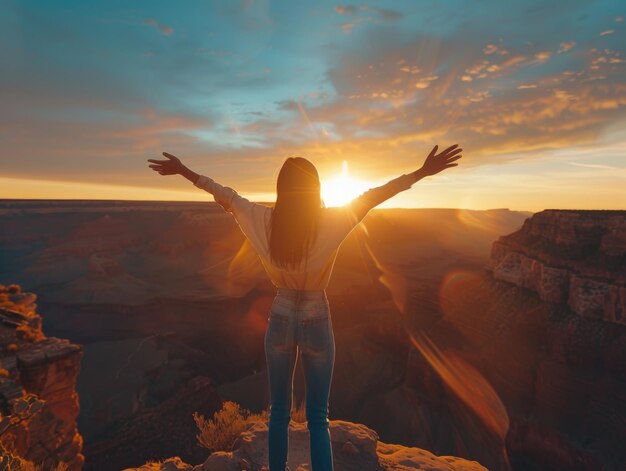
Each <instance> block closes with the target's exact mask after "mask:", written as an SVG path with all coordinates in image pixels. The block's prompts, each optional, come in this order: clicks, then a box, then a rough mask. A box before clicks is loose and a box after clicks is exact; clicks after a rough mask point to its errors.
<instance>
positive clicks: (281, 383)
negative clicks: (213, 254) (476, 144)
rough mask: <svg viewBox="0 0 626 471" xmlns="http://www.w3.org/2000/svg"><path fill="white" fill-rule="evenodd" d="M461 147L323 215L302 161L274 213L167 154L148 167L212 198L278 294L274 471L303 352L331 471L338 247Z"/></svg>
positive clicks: (282, 460) (311, 410) (273, 336)
mask: <svg viewBox="0 0 626 471" xmlns="http://www.w3.org/2000/svg"><path fill="white" fill-rule="evenodd" d="M461 151H462V149H461V148H459V147H458V145H457V144H455V145H453V146H451V147H449V148H447V149H446V150H445V151H443V152H441V153H440V154H436V152H437V146H435V147H434V148H433V150H432V151H431V152H430V154H429V155H428V157H427V158H426V160H425V162H424V164H423V166H422V167H421V168H420V169H418V170H416V171H414V172H412V173H408V174H403V175H401V176H399V177H397V178H395V179H393V180H391V181H389V182H388V183H386V184H385V185H382V186H380V187H377V188H372V189H369V190H368V191H366V192H364V193H362V194H361V195H360V196H358V197H357V198H355V199H354V200H352V201H351V202H350V203H349V204H347V205H345V206H341V207H331V208H326V207H324V204H323V201H322V199H321V197H320V179H319V175H318V173H317V170H316V168H315V167H314V166H313V164H312V163H311V162H310V161H308V160H307V159H304V158H302V157H289V158H287V159H286V160H285V161H284V163H283V165H282V167H281V169H280V173H279V174H278V181H277V198H276V204H275V205H274V207H273V208H271V207H269V206H266V205H262V204H258V203H254V202H251V201H249V200H248V199H246V198H243V197H242V196H240V195H239V194H238V193H237V192H236V191H235V190H233V189H232V188H230V187H224V186H222V185H220V184H219V183H217V182H215V181H214V180H212V179H211V178H209V177H207V176H204V175H198V174H196V173H194V172H193V171H191V170H190V169H188V168H187V167H185V166H184V165H183V164H182V163H181V161H180V160H179V159H178V158H177V157H175V156H173V155H171V154H168V153H167V152H163V155H164V156H165V157H167V159H168V160H153V159H148V162H153V165H150V168H152V169H154V170H155V171H157V172H158V173H159V174H161V175H176V174H178V175H182V176H183V177H185V178H187V179H188V180H190V181H191V182H192V183H193V184H194V185H195V186H197V187H199V188H202V189H204V190H206V191H207V192H209V193H211V194H212V195H213V197H214V198H215V201H216V202H217V203H219V204H220V205H221V206H222V207H223V208H224V209H225V210H226V211H228V212H230V213H231V214H232V215H233V217H234V218H235V221H236V222H237V224H238V225H239V227H240V228H241V230H242V232H243V233H244V235H245V236H246V237H247V238H248V240H249V241H250V243H251V245H252V246H253V247H254V249H255V250H256V252H257V253H258V255H259V258H260V259H261V262H262V264H263V266H264V267H265V270H266V271H267V273H268V275H269V277H270V279H271V281H272V283H273V284H274V285H275V286H276V288H277V292H276V296H275V297H274V300H273V303H272V307H271V309H270V313H269V318H268V321H269V322H268V327H267V330H266V332H265V354H266V360H267V370H268V376H269V389H270V414H269V425H268V426H269V431H268V447H269V468H270V471H279V470H280V471H284V470H285V467H286V464H287V451H288V440H289V438H288V430H289V428H288V427H289V421H290V419H291V404H292V384H293V373H294V370H295V365H296V360H297V356H298V352H299V353H300V358H301V361H302V366H303V371H304V376H305V382H306V417H307V427H308V430H309V432H310V448H311V466H312V470H313V471H326V470H331V471H332V469H333V456H332V449H331V443H330V433H329V429H328V423H329V422H328V396H329V393H330V384H331V379H332V374H333V366H334V361H335V341H334V336H333V330H332V321H331V316H330V309H329V304H328V298H327V297H326V287H327V286H328V282H329V279H330V275H331V272H332V268H333V265H334V263H335V258H336V256H337V252H338V250H339V246H340V245H341V243H342V241H343V240H344V239H345V238H346V236H347V235H348V234H349V233H350V232H351V231H352V229H353V228H354V227H356V226H357V225H358V223H359V222H360V221H361V220H362V219H363V218H364V217H365V215H366V214H367V213H368V211H369V210H370V209H372V208H374V207H375V206H377V205H379V204H380V203H382V202H383V201H385V200H387V199H389V198H391V197H392V196H394V195H395V194H397V193H398V192H400V191H403V190H407V189H409V188H411V185H413V184H414V183H416V182H417V181H419V180H421V179H422V178H424V177H426V176H429V175H435V174H436V173H439V172H441V171H442V170H444V169H446V168H448V167H454V166H456V165H458V164H456V163H452V162H454V161H455V160H458V159H460V158H461V154H460V153H461Z"/></svg>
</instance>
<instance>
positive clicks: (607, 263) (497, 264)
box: [489, 210, 626, 324]
mask: <svg viewBox="0 0 626 471" xmlns="http://www.w3.org/2000/svg"><path fill="white" fill-rule="evenodd" d="M625 253H626V216H625V215H624V211H573V210H572V211H566V210H545V211H542V212H540V213H538V214H535V215H534V216H533V217H531V218H528V219H527V220H526V221H525V222H524V225H523V227H522V228H521V229H520V230H519V231H517V232H514V233H512V234H509V235H506V236H502V237H500V238H499V239H498V240H497V241H496V242H494V244H493V246H492V251H491V259H490V265H489V266H490V268H491V269H492V270H493V276H494V278H496V279H499V280H504V281H508V282H510V283H513V284H515V285H517V286H520V287H523V288H528V289H531V290H533V291H535V292H536V293H537V294H538V295H539V297H540V298H541V299H542V300H544V301H548V302H554V303H566V304H567V305H568V307H569V308H570V309H571V310H572V311H573V312H575V313H576V314H579V315H581V316H584V317H590V318H594V319H602V320H605V321H608V322H617V323H620V324H626V270H625V269H624V263H623V260H624V254H625Z"/></svg>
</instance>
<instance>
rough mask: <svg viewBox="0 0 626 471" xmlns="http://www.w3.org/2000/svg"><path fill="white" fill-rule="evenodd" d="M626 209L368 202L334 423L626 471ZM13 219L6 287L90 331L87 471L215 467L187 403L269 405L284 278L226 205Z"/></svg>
mask: <svg viewBox="0 0 626 471" xmlns="http://www.w3.org/2000/svg"><path fill="white" fill-rule="evenodd" d="M625 213H626V212H624V211H574V210H571V211H568V210H546V211H542V212H539V213H536V214H532V213H524V212H514V211H508V210H506V209H499V210H490V211H470V210H452V209H450V210H447V209H419V210H405V209H384V210H383V209H381V210H379V209H376V210H373V211H372V212H370V214H369V215H368V216H367V217H366V219H365V220H364V223H363V226H364V227H363V230H361V229H357V230H356V231H355V232H354V233H353V234H351V236H350V237H349V238H348V239H346V240H345V241H344V243H343V244H342V248H341V250H340V254H339V256H338V259H337V262H336V265H335V270H334V274H333V278H332V280H331V285H330V286H329V289H328V290H327V293H328V296H329V301H330V304H331V312H332V316H333V325H334V328H335V342H336V364H335V373H334V376H333V386H332V390H331V399H330V416H331V419H333V420H345V421H350V422H354V423H358V424H363V425H364V426H367V427H370V428H371V429H373V430H376V432H377V433H378V434H379V435H380V439H381V441H383V442H386V443H396V444H401V445H403V446H407V447H418V448H420V449H426V450H429V451H430V452H432V453H434V454H435V455H453V456H459V457H463V458H465V459H468V460H475V461H477V462H479V463H481V464H482V465H483V466H485V467H487V468H488V469H493V470H498V469H510V468H511V467H512V468H513V469H525V470H535V469H536V470H539V469H547V470H552V469H554V470H560V469H589V470H591V469H594V470H598V469H599V470H602V469H619V466H620V463H621V462H622V461H623V459H624V456H623V455H624V452H623V451H622V449H621V447H620V445H619V443H621V442H623V439H624V438H626V437H624V430H623V426H621V425H620V424H623V422H624V418H625V413H624V409H623V407H622V404H624V403H626V401H624V399H625V397H626V393H625V389H626V388H625V377H626V375H625V370H624V367H623V365H624V364H626V362H625V361H624V360H626V358H625V355H626V337H625V335H626V333H625V330H624V329H625V327H624V322H623V318H624V314H623V312H624V299H625V296H624V289H625V288H624V286H625V283H624V270H625V268H624V240H625V237H626V231H625V230H624V227H625V226H624V221H625ZM0 221H2V224H3V227H4V228H9V230H4V231H3V232H2V233H0V250H2V252H0V253H1V254H2V259H3V264H2V265H0V281H2V280H7V282H9V281H10V282H19V283H20V284H22V285H23V286H25V287H27V288H28V291H32V292H35V293H37V294H38V295H39V305H40V306H41V308H40V311H41V312H42V313H44V314H43V319H44V323H45V330H46V333H47V334H48V335H55V336H57V337H60V338H67V339H69V340H70V341H71V342H72V343H75V344H79V345H81V348H82V351H83V355H84V356H83V360H82V365H83V367H82V368H81V373H80V375H79V376H78V378H77V385H76V388H77V391H78V394H79V397H80V402H81V411H80V415H79V416H78V419H77V423H78V430H80V432H81V434H82V435H83V437H84V440H85V446H84V453H85V457H86V461H85V469H106V466H105V463H111V462H113V463H115V464H116V466H119V467H120V468H121V467H124V466H129V467H130V466H139V465H141V464H142V463H145V462H146V461H147V460H149V459H157V458H158V459H162V458H167V457H170V456H180V457H181V458H182V459H183V460H184V461H185V462H187V463H200V462H202V461H203V460H205V459H206V453H205V454H204V455H202V453H203V452H206V450H202V449H201V448H200V447H198V446H197V445H195V443H194V440H195V435H194V426H193V421H192V420H191V417H190V414H191V412H190V411H191V409H193V408H197V409H198V410H199V411H202V412H203V413H204V414H205V415H207V416H208V415H210V414H211V413H212V412H214V411H215V410H217V408H219V405H220V402H221V401H223V400H233V401H236V402H238V403H240V404H241V405H242V406H243V407H246V408H248V409H250V410H253V411H259V410H262V409H263V408H265V407H266V405H267V401H268V397H267V384H266V371H265V369H264V368H265V365H264V361H265V360H264V354H263V333H264V329H265V325H266V322H267V315H268V312H269V307H270V305H271V302H272V299H273V296H274V287H273V286H272V285H271V283H269V281H268V280H267V279H266V278H265V274H264V272H263V269H262V266H261V265H260V261H259V260H258V257H257V256H256V254H254V253H253V252H252V250H251V248H250V246H249V245H248V244H247V242H246V241H245V239H244V238H243V235H242V234H241V233H240V231H239V229H238V228H237V226H236V224H235V223H234V221H232V218H231V216H230V215H228V214H226V213H223V211H222V210H221V208H219V207H217V208H216V207H215V205H214V203H206V204H202V203H163V204H161V205H159V204H157V203H153V202H150V203H148V202H108V203H107V204H104V203H102V202H81V203H77V202H73V203H71V204H70V203H60V202H57V203H56V204H52V203H49V202H45V203H43V202H42V203H40V204H38V203H37V202H30V203H29V204H26V203H22V205H21V206H20V205H19V204H16V203H12V204H8V203H4V205H2V204H0ZM9 277H11V279H10V280H9ZM112 385H115V387H114V388H113V387H112ZM467 385H474V386H475V387H474V389H472V388H469V387H468V386H467ZM199 391H206V393H205V394H204V395H202V394H201V393H199ZM303 398H304V382H303V377H302V371H301V366H300V363H298V366H297V367H296V376H295V383H294V399H295V401H296V402H301V401H302V400H303ZM83 404H84V407H83ZM187 406H188V407H187ZM185 416H187V420H186V421H185ZM175 417H182V418H183V419H181V420H180V423H178V424H176V430H177V432H178V431H180V436H181V437H183V438H181V439H180V440H179V441H178V442H177V443H176V444H172V445H171V446H169V445H168V444H166V439H165V438H164V437H163V433H162V432H161V431H160V428H162V426H161V425H159V424H164V423H168V422H169V421H173V419H174V418H175ZM148 424H151V425H148ZM135 453H137V454H135ZM201 455H202V456H201ZM115 469H118V468H117V467H116V468H115Z"/></svg>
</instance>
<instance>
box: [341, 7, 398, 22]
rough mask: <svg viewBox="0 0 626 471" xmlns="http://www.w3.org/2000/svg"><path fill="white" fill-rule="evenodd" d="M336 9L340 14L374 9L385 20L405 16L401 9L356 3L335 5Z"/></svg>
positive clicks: (394, 19)
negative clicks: (357, 4) (355, 4)
mask: <svg viewBox="0 0 626 471" xmlns="http://www.w3.org/2000/svg"><path fill="white" fill-rule="evenodd" d="M335 11H336V12H337V13H339V14H340V15H356V14H357V13H358V12H359V11H365V12H367V11H373V12H374V13H376V14H377V15H378V18H380V19H381V20H384V21H397V20H401V19H402V18H404V14H403V13H401V12H399V11H395V10H389V9H386V8H378V7H371V6H369V5H359V6H358V7H357V6H354V5H338V6H336V7H335Z"/></svg>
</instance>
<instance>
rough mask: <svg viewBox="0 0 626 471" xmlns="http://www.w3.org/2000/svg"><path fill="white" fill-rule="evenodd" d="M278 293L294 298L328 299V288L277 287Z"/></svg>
mask: <svg viewBox="0 0 626 471" xmlns="http://www.w3.org/2000/svg"><path fill="white" fill-rule="evenodd" d="M276 295H278V296H281V297H286V298H294V299H327V298H326V290H323V289H321V290H303V289H293V288H276Z"/></svg>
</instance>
